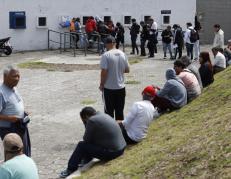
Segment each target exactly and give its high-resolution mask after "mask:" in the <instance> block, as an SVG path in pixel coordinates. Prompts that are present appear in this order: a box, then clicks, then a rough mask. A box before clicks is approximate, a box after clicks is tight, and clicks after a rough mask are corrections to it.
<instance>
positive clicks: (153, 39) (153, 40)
mask: <svg viewBox="0 0 231 179" xmlns="http://www.w3.org/2000/svg"><path fill="white" fill-rule="evenodd" d="M149 25H150V28H149V42H148V49H149V58H153V57H154V53H157V46H156V44H157V43H158V41H157V35H156V34H157V28H158V27H157V23H156V22H155V21H154V19H152V18H150V19H149Z"/></svg>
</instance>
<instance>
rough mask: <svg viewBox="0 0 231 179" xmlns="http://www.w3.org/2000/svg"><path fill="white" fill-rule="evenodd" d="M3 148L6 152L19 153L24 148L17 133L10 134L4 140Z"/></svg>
mask: <svg viewBox="0 0 231 179" xmlns="http://www.w3.org/2000/svg"><path fill="white" fill-rule="evenodd" d="M3 146H4V150H5V151H6V152H11V153H12V152H18V151H20V150H21V149H22V148H23V143H22V139H21V138H20V136H19V135H18V134H16V133H9V134H7V135H6V136H5V137H4V139H3Z"/></svg>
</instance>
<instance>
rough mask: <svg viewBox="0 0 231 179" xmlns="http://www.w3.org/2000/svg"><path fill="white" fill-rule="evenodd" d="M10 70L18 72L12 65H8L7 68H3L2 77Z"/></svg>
mask: <svg viewBox="0 0 231 179" xmlns="http://www.w3.org/2000/svg"><path fill="white" fill-rule="evenodd" d="M12 70H14V71H18V69H17V68H16V67H15V66H13V65H8V66H7V67H5V68H4V70H3V74H4V75H8V74H9V73H10V72H11V71H12Z"/></svg>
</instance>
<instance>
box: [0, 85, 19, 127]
mask: <svg viewBox="0 0 231 179" xmlns="http://www.w3.org/2000/svg"><path fill="white" fill-rule="evenodd" d="M0 114H1V115H6V116H16V117H17V118H19V119H22V118H23V117H24V104H23V100H22V98H21V96H20V95H19V93H18V92H17V89H16V88H13V89H11V88H9V87H7V86H6V85H4V84H2V85H1V86H0ZM10 126H11V123H10V122H9V121H4V120H0V127H10Z"/></svg>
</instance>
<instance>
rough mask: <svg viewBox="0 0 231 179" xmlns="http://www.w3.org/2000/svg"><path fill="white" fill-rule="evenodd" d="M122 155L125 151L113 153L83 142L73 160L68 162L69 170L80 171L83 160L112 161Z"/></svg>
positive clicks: (76, 150) (72, 156)
mask: <svg viewBox="0 0 231 179" xmlns="http://www.w3.org/2000/svg"><path fill="white" fill-rule="evenodd" d="M122 154H123V150H121V151H116V152H111V151H109V150H107V149H104V148H102V147H100V146H96V145H93V144H89V143H86V142H84V141H81V142H79V143H78V145H77V147H76V149H75V150H74V152H73V154H72V155H71V158H70V159H69V162H68V167H67V169H68V170H70V171H72V172H74V171H75V170H77V169H78V165H79V164H80V162H81V160H82V159H84V158H88V159H90V158H91V159H93V158H98V159H100V160H112V159H114V158H116V157H118V156H120V155H122Z"/></svg>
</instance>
